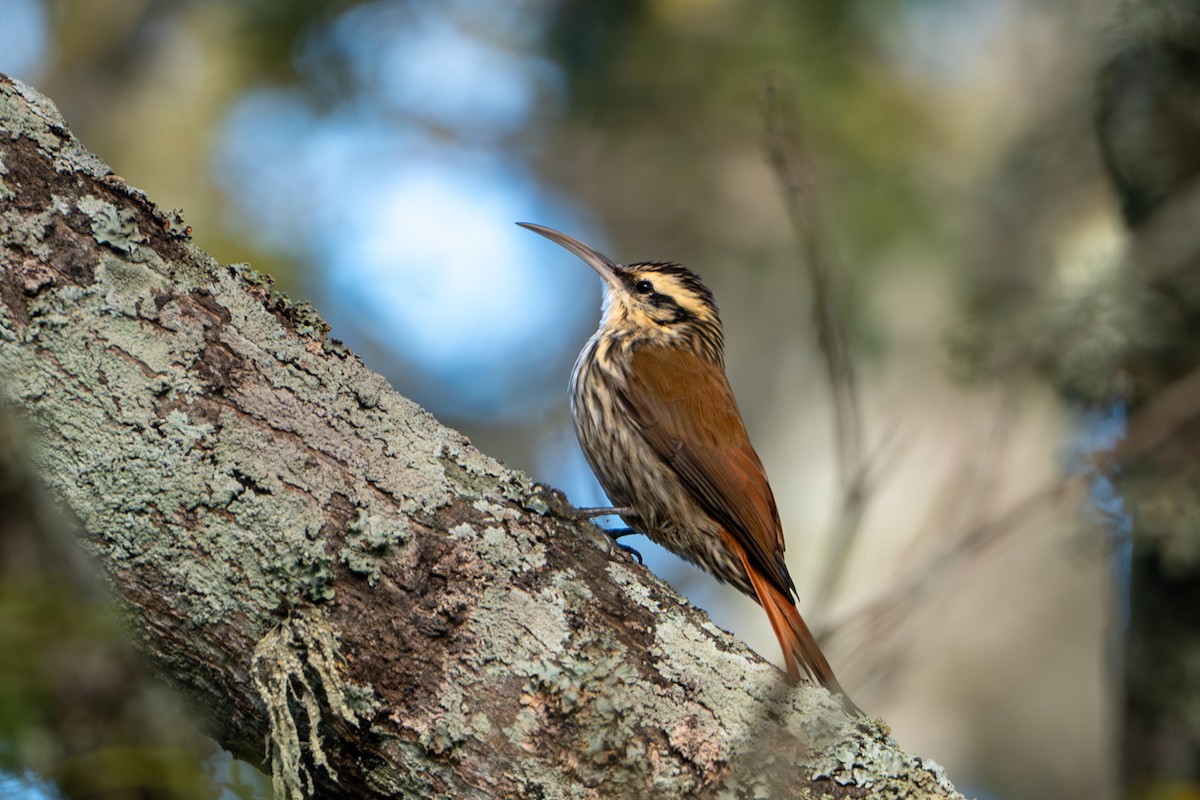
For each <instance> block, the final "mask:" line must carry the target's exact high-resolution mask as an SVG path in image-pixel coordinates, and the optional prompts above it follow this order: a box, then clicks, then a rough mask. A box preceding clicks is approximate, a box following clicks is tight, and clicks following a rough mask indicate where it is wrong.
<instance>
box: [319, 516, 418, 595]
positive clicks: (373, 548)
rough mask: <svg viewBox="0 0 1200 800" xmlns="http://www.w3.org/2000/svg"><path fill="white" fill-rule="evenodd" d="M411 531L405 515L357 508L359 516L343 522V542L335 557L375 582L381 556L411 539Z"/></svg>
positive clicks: (369, 580) (377, 578) (378, 573)
mask: <svg viewBox="0 0 1200 800" xmlns="http://www.w3.org/2000/svg"><path fill="white" fill-rule="evenodd" d="M414 535H415V531H414V530H413V528H412V525H411V524H410V523H409V522H408V520H407V519H404V518H403V517H396V516H392V515H387V516H385V515H380V514H374V513H372V512H371V511H370V510H368V509H366V508H360V509H359V510H358V516H356V517H355V518H354V519H353V520H351V521H350V523H349V524H348V525H347V526H346V543H345V544H344V545H343V546H342V549H341V552H340V553H339V554H338V558H339V559H340V560H341V561H342V563H344V564H345V565H346V566H347V567H349V568H350V570H351V571H352V572H356V573H358V574H359V575H365V576H366V577H367V582H368V583H370V585H371V586H374V585H375V582H376V581H377V580H379V576H380V574H381V573H380V568H381V566H382V557H383V556H385V555H386V553H387V552H388V550H389V549H391V548H393V547H404V546H405V545H407V544H409V543H411V542H412V541H413V537H414Z"/></svg>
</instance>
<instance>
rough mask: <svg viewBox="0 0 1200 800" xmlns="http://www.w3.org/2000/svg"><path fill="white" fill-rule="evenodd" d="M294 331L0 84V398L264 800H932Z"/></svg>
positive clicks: (884, 748)
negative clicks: (269, 794)
mask: <svg viewBox="0 0 1200 800" xmlns="http://www.w3.org/2000/svg"><path fill="white" fill-rule="evenodd" d="M326 333H327V326H326V325H325V323H324V322H323V321H322V320H321V318H320V317H319V316H318V315H317V313H316V312H315V311H314V310H313V309H312V308H310V307H308V306H305V305H303V304H296V303H292V302H290V301H288V300H287V299H286V298H285V297H283V296H282V295H279V294H277V293H275V292H273V291H272V290H271V286H270V281H269V279H266V278H264V277H263V276H261V275H258V274H256V273H254V272H253V271H252V270H251V269H250V268H248V267H247V266H245V265H232V266H226V265H221V264H217V263H215V262H214V261H213V260H212V259H211V258H209V257H208V256H207V255H205V254H204V253H203V252H201V251H200V250H198V249H197V248H196V247H194V246H193V245H192V244H190V242H189V241H188V232H187V230H186V229H185V228H184V227H183V225H182V223H181V222H180V220H179V218H178V216H177V215H173V214H166V213H163V212H162V211H161V210H159V209H158V208H156V207H155V206H154V205H153V204H152V203H151V202H150V201H149V200H148V199H147V198H146V197H145V196H144V195H143V194H141V193H140V192H138V191H137V190H135V189H132V188H130V187H129V186H127V185H126V184H125V183H124V182H123V181H122V180H121V179H120V178H118V177H116V176H114V175H112V174H111V172H110V170H109V169H108V168H107V167H106V166H105V165H104V164H103V163H102V162H101V161H100V160H98V159H97V158H96V157H95V156H93V155H91V154H90V153H88V152H87V151H86V150H85V149H84V148H83V147H82V146H81V145H80V144H79V143H78V141H77V140H76V139H75V138H74V137H73V135H72V134H71V133H70V131H69V130H67V128H66V126H65V123H64V122H63V120H62V119H61V117H60V116H59V115H58V112H57V111H56V110H55V109H54V107H53V106H52V104H51V103H50V102H49V101H47V100H46V99H45V98H43V97H41V96H40V95H38V94H37V93H36V92H34V91H33V90H32V89H30V88H29V87H27V86H24V85H22V84H20V83H18V82H15V81H11V80H9V79H7V78H4V77H3V76H0V391H2V396H3V399H4V400H5V401H6V402H7V403H10V404H12V405H13V406H15V407H17V408H19V409H21V410H22V415H23V416H24V417H25V418H26V419H27V420H28V422H29V423H30V424H31V426H32V427H33V429H34V430H35V431H36V434H37V441H38V445H37V447H36V449H35V455H34V461H35V464H36V467H37V469H38V471H39V473H40V475H41V476H42V478H43V480H44V481H45V482H46V483H47V484H48V485H49V486H50V487H51V488H52V489H53V490H54V491H55V492H57V493H58V495H59V496H60V497H61V498H62V499H63V500H64V501H65V503H66V504H67V505H68V506H69V507H70V509H71V510H72V511H73V512H74V513H75V514H76V515H77V516H78V517H79V519H80V520H81V521H82V525H83V528H84V540H85V545H86V548H87V549H88V550H89V552H90V553H91V554H92V555H94V557H95V558H96V559H97V561H98V562H99V563H100V564H101V566H102V568H103V570H104V572H105V574H106V575H107V576H108V578H109V579H110V581H111V585H112V587H113V588H114V590H115V592H116V594H117V595H118V596H119V598H120V599H121V601H122V602H123V603H124V605H125V606H126V607H127V608H128V618H129V623H130V627H131V630H132V633H133V634H134V636H135V638H136V639H137V640H138V642H139V644H140V646H141V648H142V650H143V651H144V652H145V653H146V654H147V655H148V657H149V659H150V660H151V662H152V663H153V665H154V666H155V668H156V669H157V671H158V672H159V673H160V674H161V675H163V676H165V677H166V678H168V679H169V680H170V681H171V682H172V683H173V684H174V685H175V686H177V687H178V688H179V689H180V690H181V691H182V692H183V693H184V694H185V695H186V697H187V698H189V699H190V701H191V703H192V704H193V705H194V706H195V707H197V708H198V709H200V710H201V711H202V712H203V714H204V716H205V718H206V720H207V724H208V726H209V730H210V731H211V734H212V736H213V737H214V738H215V739H216V740H217V741H218V742H219V743H220V744H221V745H222V746H224V747H226V748H227V749H229V750H231V751H232V752H233V753H235V754H236V755H238V756H239V757H241V758H244V759H247V760H249V761H252V762H261V761H263V760H264V756H266V758H267V760H269V761H270V763H271V769H272V770H273V774H274V778H275V782H276V788H277V792H279V793H281V794H282V795H285V796H289V797H300V796H303V795H305V794H310V793H313V792H315V793H316V794H319V795H320V796H322V797H332V798H337V797H347V798H349V797H354V798H363V797H419V798H427V797H464V798H471V797H475V798H483V797H544V798H560V797H562V798H566V797H589V796H595V797H599V796H611V797H637V796H655V797H672V796H689V797H690V796H701V797H703V796H717V795H724V796H755V797H757V796H772V797H806V796H812V797H818V796H820V797H863V796H866V795H870V796H878V797H912V796H921V797H953V796H957V795H956V793H955V792H954V790H953V787H951V786H950V784H949V783H948V781H947V780H946V778H945V777H944V775H943V774H942V772H941V771H940V769H939V768H937V767H936V766H935V765H933V764H932V763H930V762H928V761H922V760H921V759H920V758H916V757H914V756H911V755H907V754H905V753H903V752H901V751H900V750H899V749H898V748H897V746H896V744H895V742H894V741H892V740H891V739H890V737H889V736H888V732H887V728H886V726H885V725H884V724H883V723H882V722H880V721H877V720H871V721H860V722H855V721H852V720H850V719H848V718H847V717H846V716H845V715H844V714H843V712H842V711H841V709H840V706H839V704H838V703H837V702H836V701H834V700H833V699H832V698H831V697H830V696H829V695H828V694H827V693H826V692H825V691H823V690H821V689H818V688H814V687H811V686H805V687H801V688H797V689H792V688H790V687H788V686H787V685H786V683H785V682H784V680H783V678H782V675H781V673H780V672H779V671H778V670H777V669H775V668H774V667H772V666H771V665H769V664H767V663H765V662H764V661H763V660H762V659H761V658H759V657H758V656H756V655H755V654H753V653H752V652H750V651H749V650H747V649H746V648H745V647H744V646H743V645H742V644H741V643H739V642H738V641H737V640H736V639H734V638H733V637H731V636H729V635H728V634H726V633H724V632H722V631H721V630H719V629H717V628H716V627H715V626H714V625H713V624H712V623H711V622H710V621H709V620H708V619H707V617H706V616H705V615H704V614H703V613H702V612H700V611H698V610H696V609H694V608H692V607H691V606H689V605H688V604H687V603H686V601H684V600H683V599H681V598H680V597H679V596H677V595H676V594H675V593H674V592H672V591H671V590H670V589H669V588H668V587H666V586H665V585H663V584H662V583H661V582H659V581H658V580H656V579H655V578H654V577H653V576H652V575H650V574H649V573H647V572H646V570H644V569H642V568H640V567H638V566H637V565H635V564H633V563H631V562H630V561H629V559H628V558H626V557H625V556H624V555H623V554H622V553H620V552H619V551H616V552H614V551H611V550H610V549H609V548H608V547H606V545H605V543H604V542H603V541H601V537H600V536H598V535H597V533H596V531H595V529H594V528H592V527H591V526H590V525H581V524H578V523H576V522H573V521H571V520H570V519H569V517H567V516H565V515H564V514H563V509H564V508H565V504H564V501H563V499H562V497H561V495H559V494H558V493H556V492H554V491H553V490H550V489H547V488H545V487H542V486H539V485H535V484H532V483H530V481H529V480H528V479H527V478H525V477H524V476H522V475H520V474H518V473H516V472H514V471H512V470H510V469H507V468H506V467H504V466H503V465H502V464H500V463H498V462H496V461H495V460H493V459H491V458H488V457H487V456H485V455H483V454H482V453H479V452H478V451H476V450H475V449H473V448H472V447H471V445H470V444H469V443H468V442H467V440H466V439H464V438H463V437H462V436H461V435H459V434H457V433H455V432H454V431H452V430H449V429H447V428H444V427H442V426H441V425H439V424H438V423H437V422H436V421H435V420H434V419H433V418H432V417H431V416H430V415H429V414H428V413H426V412H425V411H423V410H422V409H420V408H419V407H417V406H416V405H414V404H413V403H411V402H410V401H408V400H406V399H405V398H403V397H401V396H399V395H397V394H396V393H395V392H394V391H393V390H392V389H391V388H390V387H389V386H388V385H387V383H386V382H385V381H384V380H383V379H382V378H381V377H380V376H378V375H376V374H374V373H372V372H370V371H369V370H367V369H366V368H365V367H364V366H363V365H362V364H361V362H360V361H359V360H358V359H357V358H356V357H355V356H354V355H353V354H351V353H350V352H348V351H347V350H346V349H345V348H344V347H343V346H341V345H340V344H339V343H338V342H336V341H335V340H333V339H330V338H328V337H327V336H326ZM264 741H268V742H269V747H268V750H269V753H264Z"/></svg>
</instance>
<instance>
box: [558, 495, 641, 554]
mask: <svg viewBox="0 0 1200 800" xmlns="http://www.w3.org/2000/svg"><path fill="white" fill-rule="evenodd" d="M571 510H572V512H573V514H574V516H575V517H576V518H577V519H596V518H597V517H619V516H621V515H623V514H630V513H632V512H633V509H632V508H628V507H621V508H575V509H571ZM596 527H600V526H596ZM600 530H602V531H604V533H605V534H607V535H608V538H609V544H610V545H613V544H615V545H616V546H617V547H619V548H621V549H622V550H624V551H625V552H626V553H629V555H631V556H633V558H634V560H636V561H637V562H638V563H639V564H645V563H646V562H645V560H644V559H643V558H642V554H641V553H639V552H638V551H637V550H635V549H633V548H632V547H630V546H629V545H627V544H621V543H620V542H618V541H617V540H618V539H620V538H621V537H622V536H631V535H633V534H636V533H640V531H635V530H634V529H633V528H600ZM610 552H611V550H610Z"/></svg>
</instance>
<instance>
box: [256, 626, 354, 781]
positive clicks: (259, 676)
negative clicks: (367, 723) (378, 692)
mask: <svg viewBox="0 0 1200 800" xmlns="http://www.w3.org/2000/svg"><path fill="white" fill-rule="evenodd" d="M251 671H252V673H253V677H254V686H255V689H256V690H257V692H258V696H259V698H260V699H261V700H262V702H263V705H264V706H266V710H267V716H268V720H269V724H270V734H269V740H268V744H269V748H270V759H271V775H272V778H273V781H274V787H275V797H276V800H305V798H307V797H310V796H312V793H313V778H312V773H311V771H310V769H309V763H306V759H305V757H304V755H305V751H306V750H307V753H308V759H307V761H308V762H310V763H311V765H312V767H313V768H314V769H315V768H317V767H320V768H322V769H324V770H325V771H326V772H327V773H328V774H329V776H330V777H331V778H333V779H334V780H337V774H336V773H335V772H334V770H333V767H332V766H330V764H329V761H328V759H327V758H326V757H325V750H324V747H323V741H322V737H321V730H322V725H321V722H322V709H323V708H324V709H325V710H327V711H329V712H331V713H332V714H333V715H335V716H336V717H338V718H340V719H342V720H344V721H346V722H348V723H350V724H351V725H357V724H358V722H359V720H360V719H361V718H362V717H363V712H364V707H367V706H370V704H371V694H370V691H369V690H368V689H364V688H362V687H353V686H351V685H349V684H347V683H345V682H344V681H343V680H342V677H341V674H340V671H341V666H340V659H339V656H338V648H337V640H336V639H335V637H334V634H333V632H332V631H331V630H330V628H329V626H328V624H327V623H326V621H325V620H324V618H323V617H322V616H321V615H320V614H319V613H318V612H316V611H313V610H307V611H304V612H301V613H298V614H296V615H295V616H293V617H291V618H289V619H287V620H285V621H284V622H282V623H280V625H279V626H278V627H276V628H275V629H273V630H271V631H270V632H268V633H267V634H266V635H265V636H263V638H262V639H261V640H260V641H259V643H258V645H257V646H256V647H255V648H254V656H253V660H252V662H251ZM351 692H353V694H351ZM366 710H367V713H371V711H373V709H370V708H367V709H366ZM297 712H302V713H303V716H304V720H305V722H306V727H307V729H308V741H307V747H305V746H304V745H303V744H302V743H301V741H300V726H299V725H298V724H297V721H296V713H297Z"/></svg>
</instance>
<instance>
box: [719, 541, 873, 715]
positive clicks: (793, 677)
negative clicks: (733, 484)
mask: <svg viewBox="0 0 1200 800" xmlns="http://www.w3.org/2000/svg"><path fill="white" fill-rule="evenodd" d="M737 551H738V555H740V556H741V558H742V566H744V567H745V569H746V574H747V575H748V576H749V577H750V584H751V585H752V586H753V587H754V593H755V594H756V595H758V602H759V604H760V605H762V607H763V609H764V610H765V611H766V612H767V618H768V619H770V620H771V627H772V628H773V629H774V630H775V637H776V638H777V639H779V645H780V647H782V648H783V660H784V663H786V664H787V674H788V680H790V681H791V682H792V683H798V682H799V681H800V675H801V673H804V674H806V675H808V676H809V677H810V678H813V679H815V680H816V681H817V682H818V683H820V684H821V685H822V686H824V687H825V688H826V689H828V690H829V691H830V692H831V693H832V694H834V695H837V696H838V697H839V699H840V700H841V701H842V705H844V706H845V707H846V710H847V711H849V712H850V713H851V714H854V715H856V716H860V717H862V716H866V715H865V714H864V713H863V711H862V709H860V708H859V707H858V706H857V705H855V704H854V701H853V700H851V699H850V697H849V695H847V694H846V690H845V689H843V688H842V685H841V684H840V683H838V679H837V677H836V676H834V674H833V668H832V667H830V666H829V662H828V661H827V660H826V659H825V654H824V653H822V652H821V647H820V645H818V644H817V640H816V639H815V638H814V637H813V635H812V631H810V630H809V629H808V625H806V624H805V623H804V618H803V617H801V616H800V612H799V610H797V608H796V604H795V603H793V602H792V599H791V597H789V596H788V595H787V594H785V593H784V592H783V591H782V590H780V589H779V587H777V586H776V585H775V584H774V583H773V582H771V581H770V580H769V579H768V578H767V577H766V576H765V575H763V574H762V572H760V571H759V570H758V569H756V568H755V567H754V566H753V565H752V564H751V563H750V560H749V558H747V556H746V551H745V549H744V548H742V547H740V546H738V547H737Z"/></svg>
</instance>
